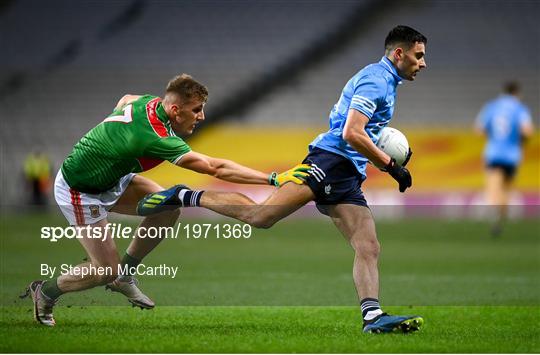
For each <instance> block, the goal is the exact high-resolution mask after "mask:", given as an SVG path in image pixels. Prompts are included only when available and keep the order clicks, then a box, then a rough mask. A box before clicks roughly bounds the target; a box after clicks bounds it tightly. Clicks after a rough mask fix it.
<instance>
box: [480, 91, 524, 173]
mask: <svg viewBox="0 0 540 355" xmlns="http://www.w3.org/2000/svg"><path fill="white" fill-rule="evenodd" d="M530 121H531V115H530V113H529V110H528V109H527V107H526V106H525V105H523V104H522V103H521V102H520V101H519V100H518V99H517V98H516V97H514V96H512V95H502V96H500V97H499V98H497V99H495V100H493V101H490V102H488V103H487V104H486V105H485V106H484V108H483V109H482V111H481V112H480V114H479V116H478V122H479V125H480V127H481V128H482V129H483V130H484V132H485V133H486V135H487V138H488V142H487V145H486V148H485V150H484V159H485V161H486V164H488V165H489V164H503V165H511V166H515V165H517V164H519V162H520V161H521V127H522V126H523V125H524V124H527V123H530Z"/></svg>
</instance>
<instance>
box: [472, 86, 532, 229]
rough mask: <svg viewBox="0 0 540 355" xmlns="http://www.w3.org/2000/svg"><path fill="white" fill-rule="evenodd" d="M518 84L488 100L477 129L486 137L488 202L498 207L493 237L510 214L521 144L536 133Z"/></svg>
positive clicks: (506, 87) (504, 89)
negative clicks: (510, 198)
mask: <svg viewBox="0 0 540 355" xmlns="http://www.w3.org/2000/svg"><path fill="white" fill-rule="evenodd" d="M519 95H520V86H519V84H518V83H517V82H508V83H506V84H505V85H504V88H503V94H502V95H501V96H500V97H498V98H496V99H494V100H492V101H489V102H488V103H487V104H486V105H485V106H484V107H483V108H482V110H481V111H480V113H479V115H478V117H477V120H476V129H477V131H478V132H480V133H482V134H485V135H486V137H487V144H486V147H485V149H484V161H485V165H486V195H487V202H488V203H489V204H490V205H492V206H496V210H497V211H496V212H497V216H496V218H495V223H494V224H493V227H492V230H491V232H492V235H493V236H498V235H499V234H500V233H501V232H502V226H503V223H504V221H505V219H506V218H507V214H508V202H509V195H510V189H511V185H512V181H513V178H514V175H515V173H516V170H517V167H518V165H519V163H520V161H521V155H522V154H521V145H522V143H523V142H524V141H525V140H526V139H527V138H529V137H530V136H531V135H532V133H533V130H534V129H533V125H532V120H531V114H530V112H529V109H528V108H527V107H526V106H525V105H524V104H523V103H521V101H520V99H519Z"/></svg>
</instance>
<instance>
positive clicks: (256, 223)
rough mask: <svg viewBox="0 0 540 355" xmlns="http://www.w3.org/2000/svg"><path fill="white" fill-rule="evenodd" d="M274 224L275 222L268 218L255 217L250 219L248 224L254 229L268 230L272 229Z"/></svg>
mask: <svg viewBox="0 0 540 355" xmlns="http://www.w3.org/2000/svg"><path fill="white" fill-rule="evenodd" d="M275 223H276V221H274V220H272V219H270V218H265V217H258V216H255V217H252V218H251V219H250V223H249V224H250V225H252V226H253V227H255V228H260V229H268V228H270V227H272V226H273V225H274V224H275Z"/></svg>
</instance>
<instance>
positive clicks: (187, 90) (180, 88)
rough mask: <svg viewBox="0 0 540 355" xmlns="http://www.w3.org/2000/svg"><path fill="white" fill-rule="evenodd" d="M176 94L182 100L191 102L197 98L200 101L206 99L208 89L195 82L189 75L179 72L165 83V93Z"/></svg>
mask: <svg viewBox="0 0 540 355" xmlns="http://www.w3.org/2000/svg"><path fill="white" fill-rule="evenodd" d="M169 93H171V94H176V95H178V96H179V97H180V99H181V100H182V101H183V102H191V100H192V99H198V100H200V101H202V102H206V101H207V100H208V89H207V88H206V86H204V85H203V84H201V83H199V82H197V81H196V80H195V79H193V77H192V76H191V75H188V74H181V75H177V76H175V77H174V78H172V79H171V80H170V81H169V83H168V84H167V89H165V94H169Z"/></svg>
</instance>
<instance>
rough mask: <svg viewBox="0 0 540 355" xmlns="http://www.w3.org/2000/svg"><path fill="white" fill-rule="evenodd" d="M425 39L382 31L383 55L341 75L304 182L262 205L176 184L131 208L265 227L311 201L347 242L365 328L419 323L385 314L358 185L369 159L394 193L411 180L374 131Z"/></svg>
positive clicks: (403, 30) (417, 61) (411, 72)
mask: <svg viewBox="0 0 540 355" xmlns="http://www.w3.org/2000/svg"><path fill="white" fill-rule="evenodd" d="M426 43H427V38H426V37H425V36H424V35H422V34H421V33H419V32H418V31H416V30H414V29H413V28H410V27H407V26H397V27H395V28H393V29H392V30H391V31H390V32H389V33H388V35H387V37H386V39H385V42H384V46H385V55H384V56H383V57H382V58H381V60H380V61H379V62H378V63H374V64H370V65H368V66H366V67H365V68H363V69H362V70H360V71H359V72H358V73H356V75H354V76H353V77H352V78H351V79H350V80H349V81H348V82H347V84H346V85H345V87H344V88H343V91H342V93H341V96H340V98H339V101H338V102H337V103H336V104H335V105H334V108H333V109H332V111H331V113H330V117H329V120H330V130H329V131H327V132H325V133H322V134H320V135H319V136H318V137H317V138H316V139H315V140H314V141H313V142H311V144H310V145H309V154H308V156H307V157H306V158H305V159H304V162H303V163H305V164H310V165H311V166H312V168H311V169H310V176H309V177H307V178H306V183H305V184H304V185H302V184H287V185H284V186H282V187H281V188H280V189H278V190H276V191H275V192H274V193H273V194H272V195H271V196H270V197H269V198H268V199H267V200H266V201H265V202H264V203H263V204H261V205H257V204H256V203H255V202H254V201H252V200H251V199H249V198H248V197H246V196H244V195H242V194H238V193H222V192H214V191H191V190H189V189H187V188H186V187H185V186H183V185H180V186H177V187H173V188H171V189H169V190H167V191H163V192H160V193H159V194H160V195H167V196H169V198H168V199H166V200H161V201H159V202H157V203H155V202H153V201H154V199H155V196H156V194H150V195H148V196H147V197H145V199H144V200H142V201H141V202H140V203H139V209H138V211H139V212H140V213H141V214H143V215H147V214H151V213H154V212H155V211H162V210H166V209H168V208H171V207H174V206H176V205H178V204H180V205H182V206H184V207H189V206H202V207H205V208H208V209H211V210H213V211H215V212H218V213H220V214H223V215H226V216H229V217H233V218H237V219H239V220H241V221H243V222H246V223H249V224H251V225H253V226H255V227H260V228H269V227H271V226H272V225H273V224H274V223H276V222H277V221H279V220H281V219H282V218H284V217H286V216H288V215H289V214H291V213H293V212H294V211H296V210H297V209H299V208H300V207H302V206H304V205H305V204H307V203H308V202H310V201H315V202H316V205H317V208H318V209H319V211H320V212H321V213H323V214H325V215H327V216H329V217H330V218H332V221H333V222H334V224H335V225H336V227H337V228H338V229H339V231H340V232H341V233H342V234H343V236H344V237H345V238H346V239H347V241H348V242H349V244H350V245H351V247H352V248H353V249H354V252H355V257H354V265H353V279H354V283H355V286H356V290H357V294H358V298H359V300H360V306H361V310H362V316H363V320H364V332H367V333H384V332H391V331H395V330H399V331H403V332H409V331H415V330H418V329H419V328H420V326H421V325H422V324H423V319H422V318H421V317H419V316H392V315H388V314H386V313H384V312H383V311H382V310H381V307H380V305H379V272H378V260H379V252H380V246H379V242H378V240H377V234H376V231H375V223H374V221H373V216H372V214H371V211H370V209H369V207H368V204H367V201H366V199H365V198H364V194H363V192H362V190H361V186H362V183H363V182H364V180H365V179H366V177H367V175H366V165H367V162H368V160H369V161H371V162H372V163H373V164H375V165H376V166H378V167H380V168H381V169H383V170H384V171H386V172H387V173H389V174H390V175H391V176H392V177H393V178H394V179H395V180H396V181H397V182H398V184H399V191H400V192H405V190H406V189H407V188H409V187H411V185H412V178H411V175H410V173H409V171H408V170H407V169H406V168H404V167H402V166H399V165H398V164H397V163H396V161H395V159H393V158H391V157H389V156H388V155H387V154H386V153H384V152H383V151H381V150H380V149H379V148H377V146H376V145H375V144H376V142H377V140H378V139H379V135H380V131H381V130H382V129H383V128H384V127H385V126H387V125H388V123H389V122H390V120H391V119H392V115H393V113H394V105H395V100H396V94H397V87H398V85H399V84H401V83H402V80H410V81H413V80H414V79H415V78H416V75H417V73H418V72H419V71H420V70H422V69H424V68H425V67H426V62H425V54H426V50H425V45H426ZM409 157H410V152H409ZM195 194H196V195H197V196H201V195H202V197H201V198H200V203H193V198H192V196H193V195H195Z"/></svg>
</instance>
